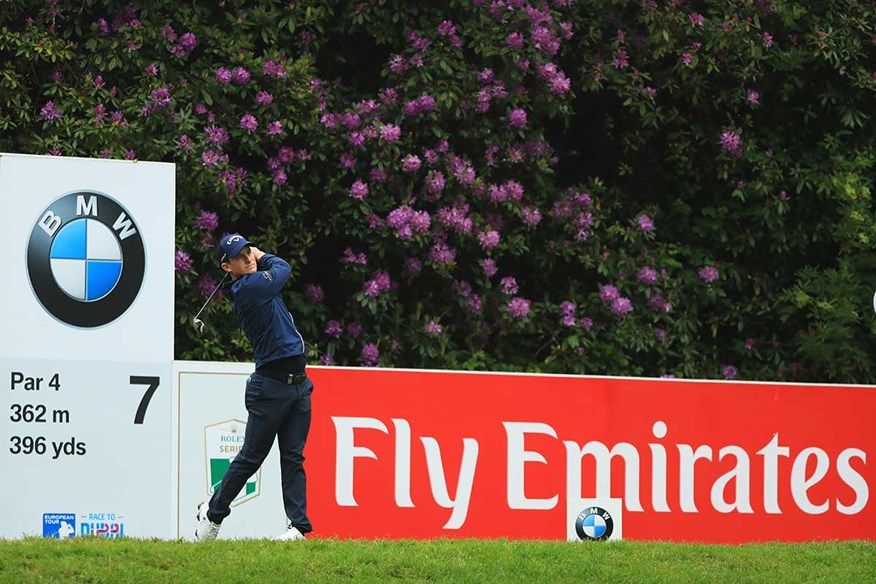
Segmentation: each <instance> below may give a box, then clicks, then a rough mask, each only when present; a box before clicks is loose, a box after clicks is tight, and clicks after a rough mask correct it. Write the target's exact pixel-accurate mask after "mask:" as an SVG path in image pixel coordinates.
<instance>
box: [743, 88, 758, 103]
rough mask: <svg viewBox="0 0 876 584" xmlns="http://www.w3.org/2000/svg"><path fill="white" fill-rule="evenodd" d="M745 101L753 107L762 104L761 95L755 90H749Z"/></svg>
mask: <svg viewBox="0 0 876 584" xmlns="http://www.w3.org/2000/svg"><path fill="white" fill-rule="evenodd" d="M745 100H746V101H747V102H748V103H750V104H751V105H757V104H758V103H760V94H759V93H758V92H756V91H755V90H753V89H749V90H748V91H747V92H746V94H745Z"/></svg>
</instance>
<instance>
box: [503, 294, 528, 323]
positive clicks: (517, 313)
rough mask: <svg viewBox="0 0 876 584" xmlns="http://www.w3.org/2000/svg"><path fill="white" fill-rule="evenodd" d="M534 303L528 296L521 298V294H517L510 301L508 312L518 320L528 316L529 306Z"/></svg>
mask: <svg viewBox="0 0 876 584" xmlns="http://www.w3.org/2000/svg"><path fill="white" fill-rule="evenodd" d="M530 305H532V302H531V301H530V300H527V299H526V298H521V297H520V296H515V297H514V298H512V299H511V300H510V301H509V302H508V306H507V308H508V314H509V315H511V317H512V318H515V319H517V320H521V319H523V318H526V316H527V315H528V314H529V307H530Z"/></svg>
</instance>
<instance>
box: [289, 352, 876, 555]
mask: <svg viewBox="0 0 876 584" xmlns="http://www.w3.org/2000/svg"><path fill="white" fill-rule="evenodd" d="M310 375H311V378H312V379H313V381H314V384H315V390H314V394H313V424H312V428H311V434H310V438H309V441H308V446H307V449H306V451H305V455H306V457H307V461H306V463H305V468H306V470H307V473H308V512H309V515H310V517H311V519H312V521H313V523H314V527H315V529H316V532H315V534H317V533H318V534H319V536H321V537H335V536H336V537H341V538H433V537H453V538H512V539H566V534H567V521H568V519H567V508H566V503H567V501H569V500H572V499H570V498H576V499H577V498H582V497H583V498H607V497H612V498H618V499H621V500H622V502H623V505H622V508H623V537H624V539H631V540H667V541H697V542H710V543H741V542H755V541H813V540H832V539H840V540H851V539H866V540H876V505H874V503H873V502H872V501H871V490H872V489H871V486H874V485H876V470H874V468H876V467H874V459H873V457H874V454H876V424H874V422H876V388H874V387H863V386H826V385H825V386H819V385H799V384H777V383H744V382H717V381H715V382H713V381H680V380H668V379H631V378H606V377H573V376H552V375H525V374H494V373H462V372H438V371H410V370H392V369H343V368H320V367H313V368H311V369H310Z"/></svg>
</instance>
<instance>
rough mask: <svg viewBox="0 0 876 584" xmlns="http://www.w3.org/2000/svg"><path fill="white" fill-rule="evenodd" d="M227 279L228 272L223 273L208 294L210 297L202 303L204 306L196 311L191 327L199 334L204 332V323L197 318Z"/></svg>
mask: <svg viewBox="0 0 876 584" xmlns="http://www.w3.org/2000/svg"><path fill="white" fill-rule="evenodd" d="M227 277H228V272H225V275H224V276H222V279H221V280H219V283H218V284H216V287H215V288H213V291H212V292H211V293H210V296H208V297H207V301H206V302H204V306H202V307H201V310H199V311H198V314H196V315H195V318H194V320H192V326H193V327H195V330H196V331H198V333H199V334H200V333H203V332H204V321H203V320H201V319H200V318H198V317H199V316H201V313H202V312H204V309H205V308H207V304H209V303H210V300H211V299H212V298H213V295H214V294H216V291H217V290H219V288H221V287H222V283H223V282H225V278H227Z"/></svg>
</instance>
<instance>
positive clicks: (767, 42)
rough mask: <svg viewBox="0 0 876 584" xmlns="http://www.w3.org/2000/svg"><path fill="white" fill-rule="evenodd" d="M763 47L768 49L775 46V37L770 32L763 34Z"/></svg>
mask: <svg viewBox="0 0 876 584" xmlns="http://www.w3.org/2000/svg"><path fill="white" fill-rule="evenodd" d="M763 46H765V47H766V48H770V47H771V46H773V35H771V34H770V33H768V32H765V33H763Z"/></svg>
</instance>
